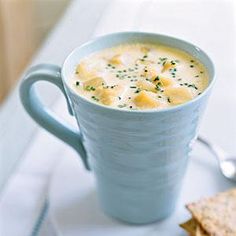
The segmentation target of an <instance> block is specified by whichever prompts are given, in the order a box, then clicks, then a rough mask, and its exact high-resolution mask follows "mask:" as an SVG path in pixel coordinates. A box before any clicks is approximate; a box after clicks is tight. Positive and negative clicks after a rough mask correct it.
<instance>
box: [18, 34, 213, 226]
mask: <svg viewBox="0 0 236 236" xmlns="http://www.w3.org/2000/svg"><path fill="white" fill-rule="evenodd" d="M130 42H150V43H161V44H166V45H169V46H173V47H177V48H179V49H182V50H184V51H186V52H188V53H190V54H192V55H193V56H194V57H196V58H198V59H199V60H200V61H201V62H202V63H203V64H204V65H205V66H206V68H207V69H208V72H209V76H210V84H209V86H208V88H207V89H206V90H205V91H204V92H203V93H202V94H201V95H200V96H198V97H197V98H195V99H193V100H192V101H190V102H188V103H185V104H183V105H179V106H176V107H173V108H167V109H163V110H160V111H157V110H144V111H130V110H122V109H115V108H111V107H106V106H103V105H100V104H97V103H94V102H92V101H88V100H86V99H85V98H83V97H80V96H79V95H78V94H76V93H75V92H74V91H73V90H72V89H71V88H70V86H69V85H68V79H69V78H70V76H71V75H72V73H73V72H74V70H75V67H76V65H77V64H78V62H79V60H80V59H81V58H83V57H84V56H86V55H88V54H90V53H92V52H95V51H98V50H101V49H103V48H107V47H111V46H114V45H117V44H121V43H130ZM214 77H215V75H214V66H213V63H212V61H211V60H210V59H209V57H208V56H207V55H206V54H205V53H204V52H203V51H202V50H200V49H199V48H198V47H196V46H194V45H192V44H190V43H187V42H185V41H182V40H179V39H176V38H172V37H168V36H164V35H158V34H152V33H141V32H121V33H115V34H110V35H105V36H102V37H99V38H96V39H94V40H92V41H90V42H88V43H86V44H84V45H82V46H80V47H78V48H76V49H75V50H74V51H73V52H72V53H71V54H70V55H69V56H68V57H67V59H66V60H65V63H64V65H63V67H62V70H61V68H60V67H58V66H55V65H48V64H44V65H38V66H35V67H33V68H31V69H30V70H29V71H28V73H27V74H26V75H25V79H24V81H23V82H22V84H21V87H20V95H21V100H22V103H23V105H24V107H25V109H26V110H27V112H28V113H29V114H30V115H31V116H32V118H33V119H34V120H35V121H36V122H38V123H39V124H40V125H41V126H42V127H44V128H45V129H47V130H48V131H49V132H51V133H53V134H54V135H55V136H57V137H58V138H60V139H61V140H63V141H64V142H66V143H68V144H69V145H70V146H72V147H73V148H74V149H75V150H76V151H77V152H78V153H79V154H80V157H81V158H82V160H83V162H84V165H85V167H86V168H87V169H91V170H92V171H93V172H94V174H95V177H96V181H97V192H98V195H99V199H100V202H101V206H102V208H103V210H104V211H105V212H106V213H107V214H108V215H110V216H112V217H115V218H117V219H120V220H122V221H126V222H129V223H136V224H144V223H151V222H154V221H157V220H160V219H162V218H164V217H167V216H168V215H169V214H170V213H171V212H172V211H173V210H174V207H175V205H176V201H177V199H178V195H179V192H180V189H181V183H182V180H183V176H184V175H185V171H186V166H187V163H188V154H189V152H190V150H191V146H192V143H193V141H194V140H195V138H196V135H197V130H198V125H199V120H200V118H201V116H202V113H203V111H204V108H205V105H206V102H207V98H208V96H209V93H210V90H211V88H212V84H213V80H214ZM40 80H45V81H49V82H51V83H53V84H55V85H57V86H58V87H59V88H60V89H61V91H62V92H63V93H64V95H65V97H66V100H67V103H68V108H69V111H70V113H71V114H73V115H74V116H75V118H76V119H77V122H78V125H79V127H80V131H78V130H77V129H76V130H74V129H72V128H71V127H69V126H68V125H66V124H65V123H63V122H62V121H59V120H58V118H56V117H55V116H54V114H52V113H51V112H50V111H48V110H47V108H46V107H45V106H43V105H42V104H41V102H40V100H39V99H38V97H37V95H36V93H35V88H34V87H35V85H34V83H35V82H37V81H40ZM41 96H43V95H41ZM75 181H78V184H79V180H75ZM62 184H63V183H62ZM78 214H80V213H79V212H78Z"/></svg>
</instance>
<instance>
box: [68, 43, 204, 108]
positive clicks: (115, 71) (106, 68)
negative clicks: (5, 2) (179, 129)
mask: <svg viewBox="0 0 236 236" xmlns="http://www.w3.org/2000/svg"><path fill="white" fill-rule="evenodd" d="M207 85H208V73H207V70H206V68H205V67H204V66H203V64H202V63H201V62H200V61H198V60H197V59H196V58H194V57H193V56H191V55H190V54H188V53H186V52H184V51H181V50H179V49H176V48H172V47H167V46H164V45H159V44H142V43H136V44H122V45H119V46H115V47H112V48H107V49H104V50H102V51H99V52H95V53H93V54H91V55H89V56H87V57H86V58H83V59H82V60H81V61H79V62H78V66H77V67H76V69H75V73H74V75H73V76H72V79H71V87H72V88H73V89H74V90H75V91H76V92H77V93H78V94H79V95H82V96H83V97H85V98H87V99H88V100H91V101H93V102H95V103H100V104H103V105H106V106H111V107H114V108H118V109H129V110H142V109H162V108H167V107H172V106H176V105H179V104H182V103H185V102H188V101H189V100H191V99H193V98H195V97H196V96H199V95H200V94H201V93H202V91H203V90H204V89H205V88H206V87H207Z"/></svg>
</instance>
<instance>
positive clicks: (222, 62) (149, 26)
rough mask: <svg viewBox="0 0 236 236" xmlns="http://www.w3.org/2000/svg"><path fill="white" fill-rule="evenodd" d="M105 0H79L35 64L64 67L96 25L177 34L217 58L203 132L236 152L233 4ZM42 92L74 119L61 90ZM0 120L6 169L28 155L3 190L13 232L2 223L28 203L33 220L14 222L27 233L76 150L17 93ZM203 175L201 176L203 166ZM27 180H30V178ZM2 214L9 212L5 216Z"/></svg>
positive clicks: (2, 204) (104, 29)
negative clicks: (34, 116)
mask: <svg viewBox="0 0 236 236" xmlns="http://www.w3.org/2000/svg"><path fill="white" fill-rule="evenodd" d="M90 1H91V0H90ZM107 2H108V1H105V0H103V1H99V4H92V5H91V3H90V4H88V2H85V1H74V3H73V5H72V6H71V7H70V8H69V9H68V11H67V14H66V15H65V17H64V18H63V19H62V21H61V22H60V24H58V26H57V27H56V29H55V30H54V31H53V32H52V34H51V35H50V37H49V39H48V40H47V41H46V43H45V44H44V46H43V47H42V49H41V50H40V51H39V53H38V55H37V56H36V57H35V59H34V61H33V64H36V63H39V62H53V63H57V64H61V63H62V61H63V59H64V58H65V56H66V55H67V54H68V52H69V51H71V49H72V48H74V47H75V46H77V45H79V44H80V43H81V42H83V41H85V40H87V39H88V38H90V37H91V35H92V34H93V33H94V29H95V28H96V30H95V33H94V34H95V35H100V34H104V33H109V32H114V31H121V30H142V31H152V32H158V33H164V34H168V35H173V36H177V37H180V38H183V39H185V40H188V41H191V42H193V43H195V44H197V45H198V46H200V47H201V48H202V49H204V50H205V51H207V52H208V54H209V55H210V56H211V57H212V59H213V60H214V62H215V65H216V68H217V77H218V81H217V83H216V86H215V89H214V92H213V94H212V96H211V99H210V102H209V106H208V109H207V111H206V113H205V116H204V119H203V121H202V127H201V133H203V134H204V135H205V136H207V137H208V138H210V139H211V140H212V141H214V142H217V143H220V144H221V146H222V147H223V148H225V149H226V150H229V152H232V153H236V145H235V143H236V125H235V120H236V112H235V109H234V107H236V93H235V92H232V91H234V89H236V80H235V79H234V74H235V72H236V68H235V62H236V50H235V43H234V42H235V4H234V1H233V0H231V1H230V0H228V1H223V0H222V1H216V0H215V1H213V0H211V1H209V0H208V1H205V0H204V1H203V0H201V1H193V0H192V1H182V0H180V1H174V0H153V1H151V0H136V1H134V0H133V1H132V0H129V1H125V0H116V1H109V5H107V4H106V3H107ZM78 9H80V10H78ZM81 9H82V10H81ZM88 11H90V13H89V14H88ZM78 12H79V13H80V14H79V13H78ZM85 21H86V24H85V23H84V22H85ZM97 22H98V25H97ZM85 25H86V26H85ZM79 26H80V27H81V28H80V27H79ZM41 89H43V90H44V94H45V97H46V100H47V101H49V102H50V103H53V102H54V103H55V100H57V101H56V103H55V105H53V107H54V109H55V110H57V111H58V112H59V113H60V114H63V116H64V117H65V119H68V120H69V121H72V118H71V117H69V116H67V115H66V114H65V112H64V111H66V108H65V104H64V101H63V100H62V96H61V94H58V93H57V92H54V91H55V90H53V89H52V88H51V87H50V88H49V89H48V88H46V86H45V85H43V86H42V87H41ZM41 91H42V90H41ZM52 91H53V92H52ZM12 113H15V114H17V119H16V117H15V116H12V115H11V114H12ZM72 122H73V121H72ZM0 125H1V129H0V137H1V142H0V144H1V146H0V155H1V156H0V157H1V162H2V163H1V165H0V168H1V167H2V171H5V172H6V171H9V170H7V169H6V168H5V166H6V164H7V162H8V161H9V160H12V162H14V161H15V160H16V159H18V158H23V161H22V162H21V163H20V165H19V166H18V168H17V170H16V171H15V172H14V175H12V177H11V178H10V180H9V181H8V183H7V184H6V186H5V188H4V191H3V192H2V194H1V198H0V212H1V213H0V230H1V228H2V231H3V232H4V234H3V235H6V236H8V235H12V234H11V232H12V231H11V230H12V229H11V228H9V227H4V224H1V223H2V222H3V220H4V222H5V223H7V222H8V221H9V222H10V221H11V222H13V221H14V219H15V220H17V219H19V217H20V212H15V209H16V208H15V207H16V206H17V204H21V205H22V206H23V208H21V209H25V211H27V212H29V214H28V219H26V220H23V219H22V222H23V223H22V224H18V225H17V224H16V225H15V227H17V229H18V231H17V232H19V234H18V235H19V236H20V235H29V232H31V231H30V230H29V225H33V224H34V222H35V220H36V219H37V215H38V214H39V212H40V210H41V207H42V205H43V202H44V199H45V195H46V193H47V190H48V187H49V185H48V184H49V183H50V182H49V179H50V178H51V175H53V170H54V169H55V168H59V167H60V162H63V161H65V158H69V157H70V156H71V157H73V156H74V155H75V154H74V152H73V150H71V149H70V148H68V147H67V146H66V145H65V144H62V143H61V142H60V141H59V140H57V139H55V138H54V137H53V136H51V135H50V134H48V133H47V132H46V131H44V130H41V129H40V130H39V129H38V128H37V126H36V125H35V124H34V123H33V122H32V121H31V120H30V119H29V118H28V117H27V115H26V114H25V113H24V112H23V110H22V107H21V106H20V105H19V99H18V95H17V91H15V92H14V93H13V94H12V96H11V97H10V99H9V100H8V101H7V102H6V104H5V105H4V106H3V107H2V108H1V110H0ZM9 142H10V143H14V145H15V147H14V148H9ZM11 147H12V146H11ZM3 154H4V157H2V156H3ZM204 157H206V158H208V157H209V158H211V156H210V155H209V154H207V153H204ZM56 165H59V167H56ZM213 166H214V164H213ZM56 170H57V169H56ZM56 173H58V172H56ZM22 175H24V176H25V179H22V178H21V181H22V183H20V186H21V189H20V190H19V189H15V186H16V185H17V184H18V185H17V186H19V183H17V181H18V180H19V176H20V177H22ZM199 175H201V169H200V168H199ZM29 179H31V180H32V181H31V182H29V181H28V180H29ZM206 181H207V180H206ZM37 183H38V185H37ZM218 184H219V185H220V189H225V188H227V187H229V185H228V183H227V182H225V181H220V180H219V182H218ZM32 186H33V187H32ZM31 187H32V189H30V188H31ZM211 187H212V191H213V186H211V185H209V188H211ZM199 188H200V186H199ZM32 192H37V193H38V194H37V197H36V198H34V200H32V201H31V202H28V201H27V202H24V199H23V198H18V199H16V200H15V201H14V202H11V201H9V196H10V195H11V196H12V195H14V194H17V195H19V196H21V195H22V196H24V194H25V195H26V194H28V195H29V194H30V193H32ZM206 194H207V191H206ZM12 199H13V198H12ZM13 203H14V204H13ZM55 205H56V203H54V206H55ZM1 210H3V211H1ZM2 212H5V214H4V215H3V213H2ZM6 212H7V213H6ZM32 212H34V214H33V213H32ZM35 212H38V214H35ZM1 221H2V222H1ZM49 221H50V220H48V221H46V223H45V224H44V228H43V230H44V231H42V232H41V235H52V230H51V231H49V232H47V230H48V229H49V228H50V226H49V225H51V224H50V222H49ZM48 222H49V223H48ZM1 226H2V227H1ZM12 228H14V227H12ZM27 230H28V231H27ZM0 232H1V231H0Z"/></svg>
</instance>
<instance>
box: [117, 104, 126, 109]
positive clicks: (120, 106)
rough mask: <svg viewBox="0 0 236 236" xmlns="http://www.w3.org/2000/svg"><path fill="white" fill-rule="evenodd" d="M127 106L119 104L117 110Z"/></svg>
mask: <svg viewBox="0 0 236 236" xmlns="http://www.w3.org/2000/svg"><path fill="white" fill-rule="evenodd" d="M126 106H127V105H126V104H119V105H118V106H117V107H119V108H124V107H126Z"/></svg>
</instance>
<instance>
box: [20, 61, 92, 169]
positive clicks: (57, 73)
mask: <svg viewBox="0 0 236 236" xmlns="http://www.w3.org/2000/svg"><path fill="white" fill-rule="evenodd" d="M38 81H47V82H51V83H52V84H54V85H56V86H57V87H58V88H59V89H60V90H61V91H62V93H63V94H64V96H65V98H66V102H67V106H68V110H69V113H70V114H71V115H73V111H72V108H71V104H70V100H69V99H68V97H67V94H66V91H65V89H64V85H63V82H62V79H61V68H60V67H59V66H56V65H50V64H40V65H37V66H34V67H32V68H31V69H29V71H28V72H27V73H26V74H25V77H24V80H23V81H22V83H21V85H20V98H21V102H22V104H23V106H24V108H25V110H26V111H27V112H28V114H29V115H30V116H31V117H32V118H33V119H34V120H35V121H36V122H37V123H38V124H39V125H41V126H42V127H43V128H44V129H46V130H48V131H49V132H50V133H52V134H54V135H55V136H56V137H58V138H59V139H61V140H62V141H64V142H65V143H67V144H69V145H70V146H71V147H73V148H74V149H75V150H76V151H77V152H78V153H79V154H80V157H81V159H82V161H83V163H84V166H85V168H86V169H87V170H89V165H88V161H87V155H86V151H85V149H84V145H83V142H82V135H81V133H80V132H79V131H77V130H76V129H75V128H73V127H71V126H70V125H68V124H66V123H65V122H64V121H62V120H61V119H59V118H58V117H57V116H56V115H55V114H54V113H53V112H52V111H50V110H48V109H47V107H45V106H44V105H43V104H42V102H41V101H40V99H39V97H38V95H37V93H36V91H35V85H34V83H35V82H38Z"/></svg>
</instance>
